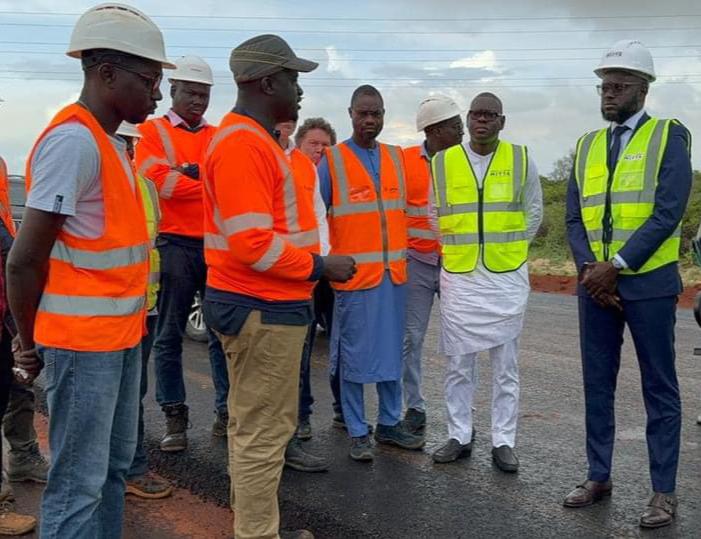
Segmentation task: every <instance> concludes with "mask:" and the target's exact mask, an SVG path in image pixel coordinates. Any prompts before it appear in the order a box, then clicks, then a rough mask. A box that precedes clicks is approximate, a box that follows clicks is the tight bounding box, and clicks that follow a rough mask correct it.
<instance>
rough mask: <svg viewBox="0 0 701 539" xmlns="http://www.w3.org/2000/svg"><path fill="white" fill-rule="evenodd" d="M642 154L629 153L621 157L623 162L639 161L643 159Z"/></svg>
mask: <svg viewBox="0 0 701 539" xmlns="http://www.w3.org/2000/svg"><path fill="white" fill-rule="evenodd" d="M643 157H644V156H643V154H642V153H629V154H626V155H625V156H623V160H624V161H641V160H642V159H643Z"/></svg>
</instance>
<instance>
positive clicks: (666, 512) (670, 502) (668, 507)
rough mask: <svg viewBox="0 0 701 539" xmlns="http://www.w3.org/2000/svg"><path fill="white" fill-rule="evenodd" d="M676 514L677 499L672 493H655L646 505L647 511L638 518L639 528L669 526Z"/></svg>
mask: <svg viewBox="0 0 701 539" xmlns="http://www.w3.org/2000/svg"><path fill="white" fill-rule="evenodd" d="M676 512H677V497H676V496H675V495H674V492H671V493H669V494H664V493H662V492H655V493H654V494H653V495H652V498H650V503H648V504H647V509H645V512H644V513H643V514H642V515H641V516H640V527H641V528H662V527H663V526H669V525H670V524H671V523H672V521H673V520H674V515H675V514H676Z"/></svg>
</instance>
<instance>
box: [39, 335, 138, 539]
mask: <svg viewBox="0 0 701 539" xmlns="http://www.w3.org/2000/svg"><path fill="white" fill-rule="evenodd" d="M40 354H41V357H42V359H43V361H44V373H45V374H46V402H47V403H48V405H49V446H50V448H51V468H50V469H49V477H48V482H47V483H46V489H45V490H44V497H43V499H42V502H41V532H40V536H41V537H42V539H120V538H121V537H122V521H123V516H124V489H125V487H124V485H125V483H124V481H125V477H126V474H127V471H128V470H129V467H130V466H131V463H132V461H133V459H134V451H135V449H136V437H137V422H138V416H139V383H140V378H141V350H140V346H136V347H134V348H130V349H128V350H120V351H117V352H74V351H71V350H62V349H57V348H43V349H40Z"/></svg>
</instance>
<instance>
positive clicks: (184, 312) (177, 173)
mask: <svg viewBox="0 0 701 539" xmlns="http://www.w3.org/2000/svg"><path fill="white" fill-rule="evenodd" d="M175 64H176V66H177V69H176V70H175V71H174V72H173V74H172V75H171V76H170V77H169V78H168V80H169V82H170V83H171V87H170V96H171V98H172V100H173V101H172V106H171V109H170V110H169V111H168V113H167V114H166V115H165V116H163V117H161V118H155V119H153V120H149V121H147V122H145V123H143V124H142V125H140V126H139V131H140V132H141V134H142V135H143V137H142V139H141V141H140V142H139V145H138V147H137V150H136V166H137V169H138V170H139V174H141V175H142V176H144V177H146V178H148V179H150V180H151V181H152V182H153V183H154V184H155V185H156V188H157V189H158V193H159V197H160V205H161V210H162V213H163V215H162V219H161V223H160V225H159V230H158V240H157V241H156V246H157V247H158V250H159V252H160V256H161V289H160V293H159V300H158V312H159V315H158V323H157V328H156V341H155V343H154V345H153V355H154V364H155V369H156V400H157V401H158V404H160V405H161V408H162V410H163V413H164V414H165V417H166V432H165V435H164V436H163V439H162V440H161V444H160V448H161V451H168V452H176V451H183V450H184V449H185V448H186V447H187V428H188V423H189V419H188V415H189V414H188V407H187V404H185V400H186V394H185V381H184V378H183V364H182V352H183V335H184V334H185V327H186V325H187V319H188V315H189V314H190V312H191V310H192V304H193V301H194V298H195V294H197V293H199V294H200V297H202V296H203V295H204V286H205V279H206V267H205V263H204V244H203V230H202V226H203V225H202V222H203V214H202V183H201V181H200V180H201V178H200V168H201V166H202V163H203V162H204V155H205V152H206V150H207V147H208V146H209V143H210V141H211V140H212V136H213V135H214V132H215V130H216V126H213V125H210V124H209V123H207V120H205V118H204V114H205V112H206V111H207V107H208V106H209V97H210V93H211V89H212V85H213V84H214V79H213V76H212V70H211V68H210V67H209V65H208V64H207V63H206V62H205V61H204V60H203V59H202V58H199V57H198V56H183V57H182V58H179V59H178V60H176V62H175ZM209 339H210V343H209V356H210V362H211V365H212V378H213V381H214V389H215V412H216V418H215V422H214V426H213V428H212V433H213V434H214V435H215V436H226V425H227V422H228V414H227V410H226V393H227V387H228V386H227V385H226V362H225V359H224V353H223V352H222V349H221V345H220V344H219V341H217V339H216V338H215V337H214V336H213V334H210V335H209Z"/></svg>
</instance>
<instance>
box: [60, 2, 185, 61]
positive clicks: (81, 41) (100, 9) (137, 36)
mask: <svg viewBox="0 0 701 539" xmlns="http://www.w3.org/2000/svg"><path fill="white" fill-rule="evenodd" d="M90 49H111V50H114V51H120V52H125V53H128V54H133V55H134V56H139V57H141V58H146V59H148V60H154V61H156V62H160V63H161V64H162V65H163V67H164V68H166V69H174V68H175V65H174V64H172V63H170V62H169V61H168V59H167V58H166V50H165V45H164V44H163V34H162V33H161V31H160V30H159V29H158V26H156V23H154V22H153V21H152V20H151V19H149V18H148V16H146V15H145V14H144V13H142V12H141V11H139V10H138V9H136V8H133V7H131V6H127V5H124V4H115V3H109V4H100V5H99V6H95V7H93V8H90V9H89V10H88V11H86V12H85V13H83V14H82V15H81V16H80V18H79V19H78V22H77V23H75V28H73V33H72V34H71V42H70V45H69V46H68V52H66V54H67V55H68V56H70V57H71V58H80V57H81V54H82V52H83V51H86V50H90Z"/></svg>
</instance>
